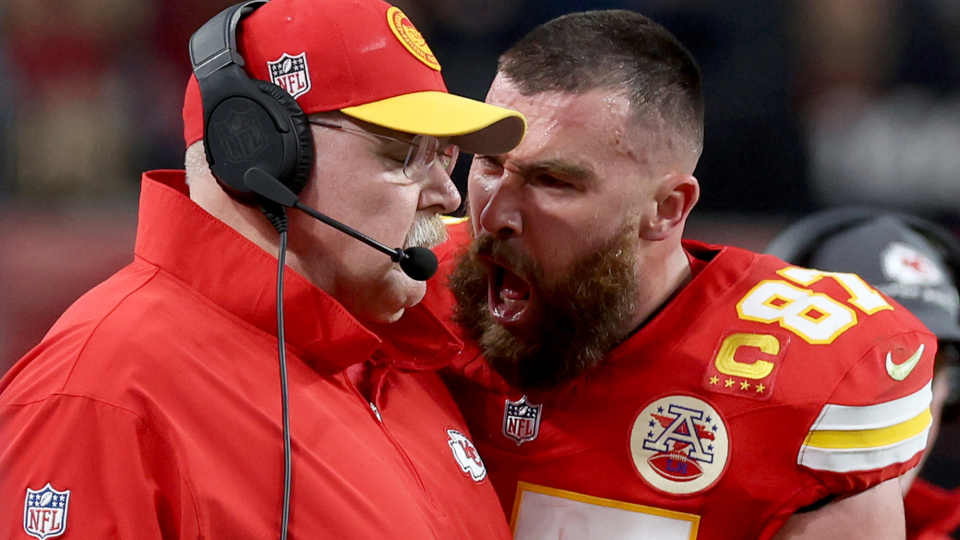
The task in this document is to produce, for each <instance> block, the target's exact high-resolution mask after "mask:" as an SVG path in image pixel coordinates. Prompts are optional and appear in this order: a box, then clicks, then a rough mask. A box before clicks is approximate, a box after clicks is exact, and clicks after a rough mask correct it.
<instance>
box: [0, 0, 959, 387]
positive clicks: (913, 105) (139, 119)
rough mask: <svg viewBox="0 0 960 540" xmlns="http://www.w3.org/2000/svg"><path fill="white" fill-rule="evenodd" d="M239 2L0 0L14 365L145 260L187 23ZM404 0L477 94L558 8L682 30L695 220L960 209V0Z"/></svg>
mask: <svg viewBox="0 0 960 540" xmlns="http://www.w3.org/2000/svg"><path fill="white" fill-rule="evenodd" d="M232 3H233V0H2V2H0V373H3V371H5V370H6V368H7V367H9V365H10V364H12V362H13V361H14V360H15V359H16V358H18V357H19V356H21V355H22V354H23V353H24V352H26V351H27V350H28V349H29V348H30V347H31V346H32V345H34V344H35V343H36V342H37V341H38V340H39V339H40V338H41V337H42V335H43V334H44V332H45V331H46V330H47V328H49V326H50V325H51V324H52V323H53V321H54V320H55V319H56V317H57V316H58V315H59V314H60V312H61V311H62V310H63V309H65V308H66V306H68V305H69V304H70V303H71V302H72V301H73V300H75V299H76V298H77V297H78V296H79V295H80V294H82V293H83V292H84V291H85V290H87V289H88V288H90V287H91V286H92V285H94V284H95V283H97V282H98V281H100V280H102V279H103V278H105V277H106V276H108V275H110V274H111V273H112V272H113V271H115V270H116V269H118V268H120V267H121V266H123V265H124V264H126V263H127V262H128V261H129V260H131V258H132V246H133V240H134V234H135V227H136V203H137V193H138V185H139V178H140V172H141V171H144V170H148V169H154V168H180V166H181V164H182V158H183V139H182V132H181V129H182V124H181V119H180V107H181V101H182V95H183V88H184V86H185V82H186V80H187V77H188V75H189V61H188V57H187V40H188V38H189V36H190V35H191V33H192V32H193V31H194V30H195V29H196V28H197V27H199V26H200V25H201V24H202V23H203V22H204V21H205V20H207V19H208V18H209V17H211V16H212V15H213V14H215V13H216V12H218V11H219V10H221V9H223V8H224V7H226V6H228V5H230V4H232ZM394 3H395V4H396V5H398V6H399V7H401V8H402V9H403V10H404V11H405V12H406V13H407V14H408V15H409V16H410V17H411V19H412V20H413V21H414V22H415V23H416V24H417V26H418V28H419V29H420V30H421V31H422V32H423V33H424V35H425V36H426V37H427V39H428V40H429V43H430V45H431V47H432V48H433V50H434V52H435V54H436V55H437V57H438V58H439V60H440V62H441V64H442V65H443V67H444V71H443V73H444V74H445V77H446V80H447V83H448V86H449V87H450V90H451V91H453V92H457V93H461V94H465V95H469V96H472V97H475V98H480V99H482V98H483V97H484V94H485V92H486V88H487V86H488V84H489V82H490V80H491V79H492V78H493V73H494V71H495V66H496V58H497V55H498V54H499V53H500V52H501V51H502V50H504V49H505V48H506V47H508V46H509V45H510V44H512V43H513V42H514V41H515V40H516V39H518V38H519V37H520V36H522V35H523V34H524V33H526V32H527V31H528V30H530V29H531V28H533V27H534V26H536V25H537V24H539V23H541V22H543V21H546V20H547V19H549V18H552V17H554V16H557V15H560V14H563V13H567V12H571V11H579V10H585V9H597V8H626V9H633V10H637V11H640V12H641V13H644V14H647V15H649V16H650V17H652V18H653V19H655V20H657V21H659V22H660V23H662V24H664V25H665V26H667V27H668V28H669V29H671V30H672V31H673V32H674V33H675V34H677V35H678V36H679V38H680V39H681V41H683V42H684V43H685V44H686V45H687V46H688V47H689V48H690V50H691V52H692V53H693V54H694V56H695V57H696V58H697V59H698V61H699V62H700V64H701V66H702V68H703V72H704V78H705V85H706V86H705V89H706V102H707V129H706V149H705V151H704V155H703V159H702V160H701V164H700V167H699V168H698V171H697V176H698V177H699V178H700V180H701V182H702V185H703V197H702V200H701V203H700V204H699V207H698V209H697V210H696V211H695V218H694V219H693V220H692V223H691V225H690V227H689V230H688V233H687V235H688V236H689V237H692V238H698V239H702V240H706V241H714V242H720V243H729V244H733V245H739V246H743V247H747V248H751V249H756V250H762V249H763V247H764V246H765V245H766V243H767V241H768V240H769V239H771V238H772V237H773V236H774V235H775V234H776V233H777V232H778V231H779V230H780V229H781V228H782V227H783V226H784V225H786V224H788V223H789V222H791V221H793V220H794V219H796V218H798V217H800V216H802V215H803V214H806V213H809V212H811V211H814V210H817V209H822V208H826V207H829V206H834V205H838V204H849V203H857V204H869V205H879V206H886V207H891V208H896V209H899V210H905V211H911V212H915V213H918V214H920V215H923V216H925V217H928V218H931V219H934V220H935V221H938V222H940V223H941V224H944V225H946V226H947V227H950V228H952V229H953V230H955V231H956V230H957V226H958V224H960V178H958V176H960V70H958V67H960V0H766V1H762V2H758V1H756V0H610V1H599V0H594V1H591V0H535V1H534V0H397V1H396V2H394ZM318 31H323V29H322V28H321V29H318ZM464 161H466V160H464ZM464 172H465V167H458V169H457V172H456V176H457V180H458V181H459V182H462V181H463V178H464Z"/></svg>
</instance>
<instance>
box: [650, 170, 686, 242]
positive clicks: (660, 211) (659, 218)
mask: <svg viewBox="0 0 960 540" xmlns="http://www.w3.org/2000/svg"><path fill="white" fill-rule="evenodd" d="M699 199H700V182H698V181H697V179H696V178H694V177H693V175H690V174H668V175H667V176H665V177H664V178H662V179H661V180H660V185H659V186H658V187H657V190H656V192H655V193H654V204H656V211H655V212H654V213H653V214H652V215H651V216H650V218H649V219H648V220H647V222H646V223H644V224H643V226H642V227H641V230H640V236H641V238H643V239H644V240H651V241H656V240H663V239H665V238H668V237H670V236H672V235H673V234H675V233H677V232H678V231H679V232H682V231H683V224H684V222H686V220H687V216H689V215H690V211H691V210H693V205H695V204H697V200H699Z"/></svg>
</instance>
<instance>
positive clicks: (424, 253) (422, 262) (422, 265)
mask: <svg viewBox="0 0 960 540" xmlns="http://www.w3.org/2000/svg"><path fill="white" fill-rule="evenodd" d="M403 252H404V253H406V255H407V256H406V257H403V258H402V259H401V260H400V269H401V270H403V273H404V274H406V275H408V276H410V279H415V280H417V281H426V280H428V279H430V278H431V277H433V274H435V273H436V272H437V256H436V255H434V254H433V252H432V251H430V250H429V249H427V248H424V247H412V248H407V249H405V250H403Z"/></svg>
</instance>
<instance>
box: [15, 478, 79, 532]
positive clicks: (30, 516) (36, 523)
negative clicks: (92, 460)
mask: <svg viewBox="0 0 960 540" xmlns="http://www.w3.org/2000/svg"><path fill="white" fill-rule="evenodd" d="M69 508H70V490H69V489H68V490H66V491H57V490H56V489H53V486H51V485H50V484H49V483H48V484H47V485H46V486H44V487H43V489H41V490H39V491H34V490H32V489H30V488H27V498H26V500H25V501H24V503H23V530H25V531H27V534H29V535H30V536H34V537H36V538H39V539H40V540H44V539H45V538H51V537H54V536H60V535H61V534H63V533H64V531H66V530H67V510H68V509H69Z"/></svg>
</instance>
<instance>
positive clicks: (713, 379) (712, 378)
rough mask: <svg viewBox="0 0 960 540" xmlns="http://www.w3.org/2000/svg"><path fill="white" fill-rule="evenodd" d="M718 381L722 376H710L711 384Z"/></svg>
mask: <svg viewBox="0 0 960 540" xmlns="http://www.w3.org/2000/svg"><path fill="white" fill-rule="evenodd" d="M718 382H720V377H717V376H716V375H714V376H713V377H710V384H717V383H718Z"/></svg>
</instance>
